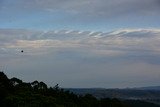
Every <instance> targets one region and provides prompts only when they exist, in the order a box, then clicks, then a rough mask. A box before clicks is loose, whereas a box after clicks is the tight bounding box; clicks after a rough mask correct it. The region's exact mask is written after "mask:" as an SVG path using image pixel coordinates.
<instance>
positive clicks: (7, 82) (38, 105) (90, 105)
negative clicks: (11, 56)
mask: <svg viewBox="0 0 160 107" xmlns="http://www.w3.org/2000/svg"><path fill="white" fill-rule="evenodd" d="M127 103H128V102H127V101H126V103H124V102H122V101H119V100H118V99H109V98H105V99H96V98H95V97H93V96H92V95H91V94H86V95H84V96H81V95H76V94H74V93H72V92H69V91H65V90H63V89H61V88H59V86H58V84H57V85H55V86H54V87H47V85H46V84H45V83H44V82H38V81H34V82H32V83H25V82H23V81H22V80H20V79H18V78H15V77H14V78H11V79H8V77H7V76H6V75H5V74H4V73H3V72H0V106H1V107H138V106H136V105H135V104H134V106H132V105H131V103H129V106H128V105H127ZM141 107H142V105H141ZM151 107H152V106H151ZM153 107H154V106H153ZM155 107H157V106H155Z"/></svg>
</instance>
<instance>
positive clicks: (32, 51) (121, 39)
mask: <svg viewBox="0 0 160 107" xmlns="http://www.w3.org/2000/svg"><path fill="white" fill-rule="evenodd" d="M159 35H160V30H159V29H121V30H116V31H112V32H92V31H74V30H59V31H31V30H16V29H1V30H0V44H1V45H0V49H1V54H2V53H6V52H7V51H8V53H7V54H10V52H11V53H12V54H15V55H16V53H18V51H19V50H20V49H24V50H25V51H26V53H24V54H27V55H37V54H42V55H43V54H49V53H52V52H55V53H56V52H57V51H61V50H64V49H65V50H67V49H68V50H72V51H78V52H86V53H89V54H91V55H95V56H101V57H102V56H104V57H114V56H116V57H124V56H135V57H136V56H137V57H143V56H144V57H145V56H147V55H149V56H152V55H153V56H154V57H155V56H157V57H158V56H159V54H160V49H159V46H160V36H159ZM142 59H143V58H142Z"/></svg>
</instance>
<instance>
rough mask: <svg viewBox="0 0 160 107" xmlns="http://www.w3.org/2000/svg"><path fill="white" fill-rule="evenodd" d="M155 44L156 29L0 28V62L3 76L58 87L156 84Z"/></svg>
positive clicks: (158, 40)
mask: <svg viewBox="0 0 160 107" xmlns="http://www.w3.org/2000/svg"><path fill="white" fill-rule="evenodd" d="M159 47H160V30H159V29H120V30H116V31H112V32H93V31H75V30H57V31H34V30H22V29H1V30H0V59H1V60H0V64H1V65H5V66H7V71H6V72H7V74H8V75H11V76H13V75H15V76H19V77H21V78H22V77H23V78H22V79H24V80H26V81H31V80H35V79H38V80H43V81H45V82H47V83H48V84H49V85H53V83H55V82H57V83H59V84H61V85H62V86H64V87H126V86H131V87H133V86H135V85H136V86H146V85H149V84H151V85H158V82H157V81H159V76H160V73H159V64H160V57H159V56H160V49H159ZM22 49H23V50H24V53H21V52H20V51H21V50H22ZM146 77H147V78H146ZM113 78H114V80H113Z"/></svg>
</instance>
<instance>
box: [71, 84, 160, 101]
mask: <svg viewBox="0 0 160 107" xmlns="http://www.w3.org/2000/svg"><path fill="white" fill-rule="evenodd" d="M68 90H70V91H72V92H74V93H76V94H80V95H84V94H86V93H89V94H92V95H93V96H95V97H96V98H99V99H100V98H118V99H129V100H142V101H147V102H152V103H155V104H160V90H158V89H156V88H152V87H150V88H149V87H147V88H132V89H103V88H100V89H98V88H95V89H94V88H90V89H89V88H86V89H85V88H83V89H82V88H81V89H78V88H77V89H73V88H72V89H68Z"/></svg>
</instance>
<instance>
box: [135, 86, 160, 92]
mask: <svg viewBox="0 0 160 107" xmlns="http://www.w3.org/2000/svg"><path fill="white" fill-rule="evenodd" d="M133 89H138V90H155V91H160V86H149V87H140V88H133Z"/></svg>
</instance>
